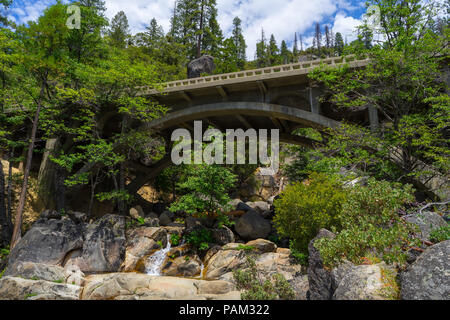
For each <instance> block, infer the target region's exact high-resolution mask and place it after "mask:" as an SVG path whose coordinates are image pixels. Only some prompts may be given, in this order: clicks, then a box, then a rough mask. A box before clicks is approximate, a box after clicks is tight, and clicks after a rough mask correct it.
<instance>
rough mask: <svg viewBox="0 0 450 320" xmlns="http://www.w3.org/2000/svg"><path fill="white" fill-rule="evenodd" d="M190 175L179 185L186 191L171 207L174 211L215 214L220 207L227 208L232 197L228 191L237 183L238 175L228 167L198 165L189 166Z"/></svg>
mask: <svg viewBox="0 0 450 320" xmlns="http://www.w3.org/2000/svg"><path fill="white" fill-rule="evenodd" d="M189 170H190V171H189V175H188V178H187V180H186V181H185V182H183V183H180V184H179V185H178V187H179V188H180V189H182V190H184V191H185V192H186V194H185V195H183V196H182V197H181V198H180V199H178V200H177V201H176V202H175V203H173V204H172V205H171V207H170V210H171V211H172V212H176V211H184V212H187V213H190V214H196V213H200V214H206V215H207V214H213V213H214V214H215V213H217V211H218V210H219V208H224V207H225V209H226V207H227V204H228V202H230V200H231V199H230V197H229V196H228V194H227V192H228V191H229V190H230V189H231V188H232V187H233V186H234V185H235V183H236V176H235V175H234V174H233V173H232V172H231V171H230V169H228V168H226V167H222V166H219V165H206V164H202V165H198V166H190V167H189Z"/></svg>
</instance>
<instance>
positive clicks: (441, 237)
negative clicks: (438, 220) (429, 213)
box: [430, 225, 450, 243]
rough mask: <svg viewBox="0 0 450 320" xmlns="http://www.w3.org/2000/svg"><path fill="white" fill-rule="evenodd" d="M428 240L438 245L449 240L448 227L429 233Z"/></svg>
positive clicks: (449, 230)
mask: <svg viewBox="0 0 450 320" xmlns="http://www.w3.org/2000/svg"><path fill="white" fill-rule="evenodd" d="M430 240H431V242H433V243H440V242H444V241H447V240H450V226H449V225H447V226H445V227H440V228H439V229H436V230H433V231H432V232H431V233H430Z"/></svg>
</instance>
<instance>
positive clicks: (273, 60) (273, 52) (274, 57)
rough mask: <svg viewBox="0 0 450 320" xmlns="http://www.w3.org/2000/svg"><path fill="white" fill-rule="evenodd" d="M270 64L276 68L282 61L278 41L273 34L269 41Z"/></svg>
mask: <svg viewBox="0 0 450 320" xmlns="http://www.w3.org/2000/svg"><path fill="white" fill-rule="evenodd" d="M268 49H269V51H268V54H269V64H270V65H271V66H274V65H276V64H278V63H279V60H280V55H279V54H280V49H279V48H278V45H277V41H276V40H275V36H274V35H273V34H272V35H271V36H270V40H269V47H268Z"/></svg>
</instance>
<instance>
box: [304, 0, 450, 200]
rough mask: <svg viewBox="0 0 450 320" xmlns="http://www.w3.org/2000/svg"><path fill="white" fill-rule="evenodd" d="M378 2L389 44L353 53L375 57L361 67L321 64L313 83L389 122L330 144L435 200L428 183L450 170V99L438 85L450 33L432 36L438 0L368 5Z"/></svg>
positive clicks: (346, 132) (347, 129)
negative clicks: (336, 67) (377, 128)
mask: <svg viewBox="0 0 450 320" xmlns="http://www.w3.org/2000/svg"><path fill="white" fill-rule="evenodd" d="M372 4H373V5H377V6H378V7H379V8H380V14H381V28H380V33H381V36H382V37H383V38H384V39H386V41H384V42H383V43H380V44H378V45H375V46H374V47H373V48H371V49H367V48H365V47H364V46H362V47H356V48H353V49H352V50H354V52H355V53H357V54H363V55H367V56H369V57H370V59H371V62H370V64H369V65H368V66H367V67H366V68H364V69H359V70H350V69H348V68H347V67H342V68H338V69H335V70H330V69H328V68H326V67H322V68H319V69H318V70H316V71H315V72H314V73H313V74H312V75H311V78H312V79H315V80H318V81H320V82H322V83H323V84H325V86H326V87H327V88H329V92H330V94H331V95H332V98H331V101H332V102H333V103H336V104H337V105H339V106H342V107H354V108H366V107H367V106H373V107H374V108H376V109H377V111H378V113H379V114H380V116H381V117H382V118H383V119H385V120H384V122H385V123H384V125H383V126H382V132H378V131H377V130H374V131H372V132H371V131H368V130H366V129H364V128H361V127H358V126H343V127H342V128H341V130H339V131H338V133H337V134H335V135H334V138H335V139H332V142H331V144H330V147H331V148H332V149H333V150H339V151H337V153H336V154H337V155H340V156H342V157H344V158H345V159H346V161H347V162H348V163H349V164H350V163H353V164H357V165H358V167H359V168H360V169H362V170H365V171H368V172H371V173H372V174H383V175H384V176H385V178H389V179H395V180H400V181H403V182H405V183H411V184H413V185H414V186H415V187H416V188H417V189H418V190H420V191H422V192H425V193H426V194H427V195H428V196H429V197H431V198H436V197H437V194H436V192H438V193H439V190H432V187H431V185H428V184H427V181H429V180H430V179H432V178H433V177H436V176H437V177H439V176H440V177H443V176H445V175H446V173H447V172H448V170H449V161H448V159H449V148H448V140H447V139H446V132H448V123H450V121H449V115H450V111H449V110H450V109H449V106H450V103H449V102H450V98H449V96H448V94H447V91H446V90H448V88H447V85H446V83H445V82H444V81H442V80H440V79H441V76H440V75H441V68H442V66H443V65H444V64H445V62H444V60H443V59H445V57H446V56H448V48H447V45H446V44H447V43H448V39H449V28H448V27H447V28H446V30H445V32H444V34H439V33H435V32H434V31H433V26H434V24H435V23H436V18H437V17H438V16H439V15H440V14H441V13H442V7H441V6H440V5H439V2H436V1H431V2H429V3H426V4H424V3H422V2H421V1H419V0H417V1H416V0H414V1H406V0H405V1H395V2H393V1H388V0H380V1H369V2H368V5H372ZM361 28H362V29H368V28H369V26H367V25H363V26H362V27H361ZM445 184H446V182H444V185H443V186H442V187H443V188H445Z"/></svg>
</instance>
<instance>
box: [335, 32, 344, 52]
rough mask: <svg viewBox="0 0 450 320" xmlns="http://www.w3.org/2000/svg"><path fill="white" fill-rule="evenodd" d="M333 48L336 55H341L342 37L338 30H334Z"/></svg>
mask: <svg viewBox="0 0 450 320" xmlns="http://www.w3.org/2000/svg"><path fill="white" fill-rule="evenodd" d="M334 49H335V50H336V53H337V55H338V56H341V55H342V53H343V52H344V38H343V37H342V34H341V33H340V32H336V36H335V40H334Z"/></svg>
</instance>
